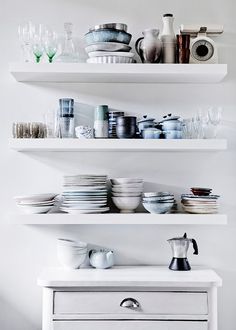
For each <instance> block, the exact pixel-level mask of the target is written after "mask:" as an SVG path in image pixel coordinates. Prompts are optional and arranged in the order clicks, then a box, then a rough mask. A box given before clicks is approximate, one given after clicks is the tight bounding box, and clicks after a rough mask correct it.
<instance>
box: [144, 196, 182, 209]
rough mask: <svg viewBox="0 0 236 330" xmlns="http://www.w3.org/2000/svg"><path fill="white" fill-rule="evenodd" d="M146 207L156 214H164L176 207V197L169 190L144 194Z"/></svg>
mask: <svg viewBox="0 0 236 330" xmlns="http://www.w3.org/2000/svg"><path fill="white" fill-rule="evenodd" d="M143 206H144V208H145V209H146V210H147V211H148V212H150V213H154V214H164V213H169V212H171V210H172V209H175V208H176V205H175V197H174V195H173V194H172V193H169V192H149V193H144V194H143Z"/></svg>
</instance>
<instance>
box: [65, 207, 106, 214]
mask: <svg viewBox="0 0 236 330" xmlns="http://www.w3.org/2000/svg"><path fill="white" fill-rule="evenodd" d="M60 210H61V211H63V212H66V213H69V214H73V215H76V214H92V213H105V212H108V211H109V210H110V208H109V207H103V208H100V209H89V210H79V209H70V208H63V207H60Z"/></svg>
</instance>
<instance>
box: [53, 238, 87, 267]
mask: <svg viewBox="0 0 236 330" xmlns="http://www.w3.org/2000/svg"><path fill="white" fill-rule="evenodd" d="M87 254H88V245H87V243H84V242H80V241H73V240H69V239H65V238H59V239H58V240H57V258H58V261H59V262H60V263H61V265H62V266H63V267H64V268H67V269H77V268H79V267H80V266H81V265H82V264H83V263H84V261H85V259H86V257H87Z"/></svg>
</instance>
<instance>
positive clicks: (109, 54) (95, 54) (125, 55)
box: [89, 52, 134, 58]
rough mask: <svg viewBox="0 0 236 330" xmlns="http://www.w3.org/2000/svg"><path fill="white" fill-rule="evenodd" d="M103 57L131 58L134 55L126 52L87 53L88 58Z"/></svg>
mask: <svg viewBox="0 0 236 330" xmlns="http://www.w3.org/2000/svg"><path fill="white" fill-rule="evenodd" d="M103 56H118V57H128V58H133V57H134V53H127V52H91V53H89V57H90V58H94V57H103Z"/></svg>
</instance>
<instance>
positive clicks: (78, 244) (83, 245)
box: [57, 238, 88, 249]
mask: <svg viewBox="0 0 236 330" xmlns="http://www.w3.org/2000/svg"><path fill="white" fill-rule="evenodd" d="M57 244H58V245H61V246H73V247H77V248H80V249H87V247H88V244H87V243H85V242H81V241H74V240H71V239H67V238H58V239H57Z"/></svg>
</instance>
